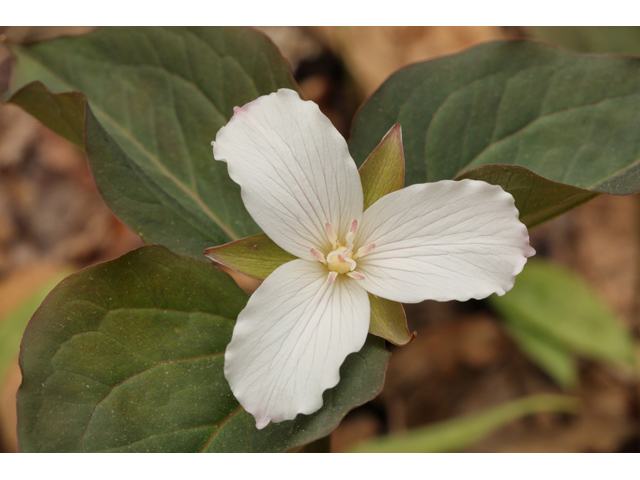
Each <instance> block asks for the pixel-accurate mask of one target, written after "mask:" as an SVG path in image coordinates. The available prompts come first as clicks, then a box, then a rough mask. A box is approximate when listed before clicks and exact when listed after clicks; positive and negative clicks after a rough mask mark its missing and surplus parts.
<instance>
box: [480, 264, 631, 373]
mask: <svg viewBox="0 0 640 480" xmlns="http://www.w3.org/2000/svg"><path fill="white" fill-rule="evenodd" d="M489 301H490V302H491V304H492V305H493V306H494V307H495V308H496V309H497V310H498V311H499V312H500V313H501V314H502V316H503V318H504V319H505V320H506V321H507V322H508V324H512V325H514V326H516V328H521V329H523V330H527V331H528V332H530V333H531V334H535V335H537V336H538V338H539V339H540V340H541V341H543V340H544V339H549V342H550V343H551V346H552V347H553V346H559V347H562V348H564V349H566V350H568V351H569V352H571V353H573V354H580V355H583V356H586V357H589V358H594V359H598V360H604V361H608V362H611V363H613V364H615V365H620V366H626V367H628V368H633V367H634V366H635V364H636V359H635V346H634V341H633V338H632V337H631V335H630V334H629V333H628V332H627V331H626V329H625V328H624V327H623V326H622V322H621V321H620V319H619V318H618V317H617V316H616V315H615V314H614V313H613V312H612V311H611V309H610V308H609V307H608V306H607V305H606V304H605V303H604V302H603V301H601V300H600V299H599V298H598V295H597V294H596V293H595V292H594V291H593V290H592V289H591V288H590V287H589V286H588V285H586V284H585V283H584V281H583V280H582V279H580V277H578V276H577V275H576V274H574V273H573V272H571V271H569V270H567V269H565V268H562V267H559V266H557V265H554V264H552V263H548V262H542V261H539V260H538V261H530V262H529V263H528V264H527V266H526V267H525V269H524V270H523V271H522V273H521V274H520V275H518V278H517V279H516V284H515V286H514V287H513V289H512V290H511V291H510V292H508V293H507V294H505V295H504V296H502V297H498V296H497V295H492V296H491V297H489ZM550 348H551V347H550ZM534 360H535V358H534ZM549 361H551V360H550V359H549ZM545 367H546V368H548V367H549V365H546V366H545V365H543V368H545Z"/></svg>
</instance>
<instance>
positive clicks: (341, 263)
mask: <svg viewBox="0 0 640 480" xmlns="http://www.w3.org/2000/svg"><path fill="white" fill-rule="evenodd" d="M347 250H348V248H347V247H338V248H337V249H335V250H334V251H333V252H331V253H330V254H329V255H327V268H328V269H329V270H331V271H332V272H338V273H347V272H352V271H353V270H355V269H356V262H354V261H353V252H349V253H345V252H346V251H347Z"/></svg>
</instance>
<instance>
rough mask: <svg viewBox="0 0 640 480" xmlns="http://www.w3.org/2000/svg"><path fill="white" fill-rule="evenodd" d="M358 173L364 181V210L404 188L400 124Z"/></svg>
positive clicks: (395, 126) (394, 127)
mask: <svg viewBox="0 0 640 480" xmlns="http://www.w3.org/2000/svg"><path fill="white" fill-rule="evenodd" d="M358 171H359V172H360V180H361V181H362V193H363V194H364V206H363V209H364V210H366V209H367V208H369V207H370V206H371V205H373V204H374V203H375V202H376V201H378V200H379V199H381V198H382V197H384V196H385V195H387V194H388V193H391V192H395V191H396V190H400V189H401V188H402V187H403V186H404V151H403V149H402V128H401V127H400V124H398V123H396V124H395V125H394V126H393V127H391V130H389V131H388V132H387V134H386V135H385V136H384V138H383V139H382V141H381V142H380V144H379V145H378V146H377V147H376V148H375V149H374V150H373V152H371V155H369V157H368V158H367V160H366V161H365V162H364V163H363V164H362V166H361V167H360V169H359V170H358Z"/></svg>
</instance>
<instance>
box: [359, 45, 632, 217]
mask: <svg viewBox="0 0 640 480" xmlns="http://www.w3.org/2000/svg"><path fill="white" fill-rule="evenodd" d="M639 113H640V59H636V58H625V57H616V56H592V55H580V54H576V53H571V52H567V51H563V50H560V49H557V48H553V47H550V46H548V45H544V44H538V43H535V42H528V41H511V42H496V43H489V44H485V45H480V46H478V47H475V48H472V49H470V50H468V51H466V52H463V53H460V54H458V55H453V56H450V57H444V58H440V59H436V60H432V61H428V62H423V63H418V64H415V65H411V66H408V67H406V68H404V69H402V70H400V71H399V72H397V73H396V74H394V75H393V76H392V77H391V78H390V79H389V80H387V82H385V84H384V85H383V86H382V87H380V89H379V90H378V91H377V92H376V93H375V94H374V95H373V96H372V97H371V98H370V100H369V101H368V102H367V103H366V104H365V105H363V107H362V108H361V109H360V112H359V114H358V117H357V118H356V120H355V123H354V129H353V136H352V139H351V145H350V149H351V152H352V154H353V156H354V158H355V159H356V161H357V162H362V161H363V160H364V158H365V157H366V156H367V155H368V152H370V151H371V149H372V148H373V147H374V146H375V139H376V138H379V137H380V136H381V135H383V134H384V132H386V131H387V130H388V129H389V127H390V126H392V125H393V124H395V123H400V124H401V125H402V129H403V137H404V153H405V158H406V173H407V179H408V181H407V183H408V184H413V183H423V182H427V181H430V182H433V181H438V180H443V179H453V178H457V177H460V176H461V175H463V174H464V175H465V177H467V178H476V175H478V178H482V179H484V180H487V181H490V182H492V183H496V184H499V185H501V186H503V187H505V188H506V189H507V190H509V187H508V185H509V184H512V185H516V187H517V188H512V189H511V190H509V191H510V192H511V193H513V194H514V196H515V198H516V204H517V205H523V204H527V209H528V211H527V215H528V217H530V219H531V222H532V223H529V224H530V225H534V224H538V223H541V222H543V221H545V220H548V219H549V218H552V217H554V216H556V215H558V214H560V213H562V212H563V211H566V210H568V209H570V208H573V207H574V206H576V205H577V204H579V203H581V202H583V201H586V200H587V199H588V198H589V195H595V193H597V192H606V193H614V194H630V193H635V192H637V191H638V190H640V175H639V173H640V153H639V150H640V144H639V143H638V138H640V115H639ZM481 166H482V167H483V169H482V170H480V169H478V170H472V169H474V168H476V167H481ZM515 166H520V167H524V168H515ZM525 169H528V170H530V171H531V172H533V173H534V174H536V175H537V176H539V177H540V178H536V179H535V181H533V182H532V181H531V178H527V176H529V177H530V173H529V172H527V170H525ZM528 182H531V185H529V186H528ZM563 185H568V186H571V187H574V188H573V189H568V190H567V189H566V187H564V186H563ZM578 189H579V190H578Z"/></svg>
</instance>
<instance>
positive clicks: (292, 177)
mask: <svg viewBox="0 0 640 480" xmlns="http://www.w3.org/2000/svg"><path fill="white" fill-rule="evenodd" d="M213 156H214V157H215V159H216V160H221V161H224V162H227V164H228V166H229V175H230V176H231V178H232V179H233V181H234V182H236V183H237V184H239V185H240V187H241V189H242V200H243V202H244V204H245V206H246V207H247V210H248V211H249V213H250V214H251V216H252V217H253V219H254V220H255V221H256V223H257V224H258V225H259V226H260V228H262V230H263V231H264V233H266V234H267V235H268V236H269V238H271V239H272V240H273V241H274V242H275V243H277V244H278V245H279V246H280V247H282V248H283V249H285V250H287V251H288V252H289V253H292V254H293V255H296V256H298V257H301V258H306V259H309V260H313V259H314V258H313V256H312V255H311V253H310V249H311V248H316V249H319V250H323V251H329V250H330V248H329V247H330V244H329V242H328V239H327V234H326V230H325V224H326V223H330V224H331V225H332V226H333V228H334V230H335V231H336V233H337V234H338V236H339V238H344V236H345V235H346V234H347V232H348V230H349V226H350V225H351V221H352V220H358V221H360V218H361V216H362V184H361V183H360V176H359V175H358V170H357V168H356V165H355V163H354V161H353V159H352V158H351V156H350V155H349V150H348V148H347V143H346V141H345V140H344V138H343V137H342V136H341V135H340V133H339V132H338V131H337V130H336V129H335V127H334V126H333V125H332V124H331V121H330V120H329V119H328V118H327V117H325V116H324V115H323V114H322V113H321V112H320V109H319V108H318V106H317V105H316V104H315V103H313V102H307V101H303V100H301V99H300V97H299V96H298V94H297V92H295V91H293V90H288V89H284V88H283V89H280V90H278V92H277V93H272V94H270V95H265V96H263V97H260V98H258V99H257V100H254V101H253V102H251V103H248V104H246V105H245V106H244V107H242V108H236V109H235V114H234V115H233V117H232V118H231V120H230V121H229V123H228V124H227V126H225V127H223V128H221V129H220V131H219V132H218V134H217V136H216V141H215V142H214V143H213Z"/></svg>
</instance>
